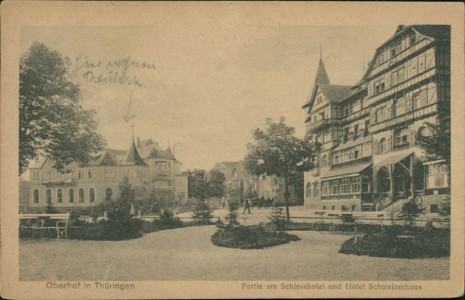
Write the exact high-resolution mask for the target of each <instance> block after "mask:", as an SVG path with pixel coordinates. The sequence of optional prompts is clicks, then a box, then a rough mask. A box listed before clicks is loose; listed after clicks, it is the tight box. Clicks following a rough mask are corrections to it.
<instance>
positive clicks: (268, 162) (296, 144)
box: [245, 117, 318, 221]
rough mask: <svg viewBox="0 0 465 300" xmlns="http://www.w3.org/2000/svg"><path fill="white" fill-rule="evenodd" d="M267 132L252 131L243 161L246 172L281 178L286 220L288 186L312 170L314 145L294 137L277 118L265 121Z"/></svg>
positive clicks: (283, 122)
mask: <svg viewBox="0 0 465 300" xmlns="http://www.w3.org/2000/svg"><path fill="white" fill-rule="evenodd" d="M266 123H267V128H266V129H265V130H264V131H263V130H261V129H256V130H255V133H254V139H255V142H254V143H249V144H248V154H247V156H246V158H245V160H246V165H247V169H248V170H249V172H250V173H252V174H255V175H263V174H266V175H276V176H278V177H282V178H284V189H285V190H284V198H285V200H286V216H287V221H290V216H289V186H290V185H292V184H294V183H295V182H296V181H297V178H299V176H301V173H303V172H304V171H308V170H310V169H312V168H314V167H315V164H314V161H315V156H316V151H317V150H318V149H317V145H315V144H312V143H310V142H309V141H308V140H307V139H300V138H298V137H295V136H294V132H295V129H294V128H293V127H289V126H287V125H286V123H285V119H284V117H281V119H280V121H279V122H278V123H274V122H273V120H271V119H267V121H266Z"/></svg>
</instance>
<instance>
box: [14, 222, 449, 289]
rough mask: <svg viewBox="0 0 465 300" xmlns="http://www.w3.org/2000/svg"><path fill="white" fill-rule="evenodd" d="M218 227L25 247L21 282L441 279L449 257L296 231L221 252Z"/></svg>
mask: <svg viewBox="0 0 465 300" xmlns="http://www.w3.org/2000/svg"><path fill="white" fill-rule="evenodd" d="M215 231H216V227H215V226H199V227H187V228H179V229H172V230H165V231H159V232H153V233H149V234H146V235H144V236H143V237H141V238H139V239H134V240H126V241H117V242H113V241H79V240H58V241H57V240H48V241H47V240H42V241H21V242H20V279H21V280H134V281H137V280H150V281H154V280H435V279H436V280H441V279H448V277H449V259H448V258H428V259H395V258H378V257H366V256H355V255H345V254H340V253H338V251H339V248H340V246H341V244H342V243H343V242H344V241H346V240H347V239H349V238H350V236H348V235H340V234H333V233H328V232H313V231H293V232H292V234H295V235H297V236H298V237H299V238H300V239H301V240H300V241H298V242H291V243H288V244H284V245H280V246H275V247H272V248H265V249H255V250H240V249H229V248H222V247H217V246H214V245H213V244H212V243H211V241H210V237H211V236H212V234H213V233H214V232H215Z"/></svg>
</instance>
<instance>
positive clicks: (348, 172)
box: [321, 163, 371, 180]
mask: <svg viewBox="0 0 465 300" xmlns="http://www.w3.org/2000/svg"><path fill="white" fill-rule="evenodd" d="M370 166H371V163H370V164H363V165H356V166H351V167H347V168H342V169H337V170H332V171H330V172H329V173H328V174H326V175H324V176H321V180H328V179H337V178H344V177H353V176H358V175H359V174H360V172H362V171H364V170H365V169H366V168H368V167H370Z"/></svg>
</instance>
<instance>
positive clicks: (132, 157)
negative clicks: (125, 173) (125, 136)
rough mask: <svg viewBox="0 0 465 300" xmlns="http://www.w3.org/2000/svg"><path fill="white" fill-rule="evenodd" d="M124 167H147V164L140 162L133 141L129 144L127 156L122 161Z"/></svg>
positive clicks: (140, 159)
mask: <svg viewBox="0 0 465 300" xmlns="http://www.w3.org/2000/svg"><path fill="white" fill-rule="evenodd" d="M123 164H124V165H135V166H147V164H146V163H145V162H144V161H143V160H142V158H141V157H140V155H139V152H138V151H137V148H136V144H135V143H134V140H133V141H132V143H131V147H130V148H129V151H128V154H127V155H126V158H125V159H124V161H123Z"/></svg>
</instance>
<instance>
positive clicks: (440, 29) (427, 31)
mask: <svg viewBox="0 0 465 300" xmlns="http://www.w3.org/2000/svg"><path fill="white" fill-rule="evenodd" d="M408 30H414V31H416V32H418V33H420V34H422V35H424V36H427V37H431V38H434V39H450V25H408V26H405V25H399V26H397V29H396V32H395V33H394V35H392V36H391V37H390V38H389V39H387V40H386V41H385V42H384V43H382V44H381V45H380V46H379V47H378V48H376V51H375V53H374V54H373V57H372V59H371V60H370V63H369V65H368V68H367V70H366V71H365V74H363V77H362V80H363V79H365V78H366V77H367V75H368V74H369V72H370V70H371V69H372V68H373V65H374V64H375V58H376V55H377V54H378V53H379V51H380V49H381V48H383V47H384V46H386V45H387V44H388V43H390V42H392V40H394V39H395V38H396V37H397V36H399V35H401V34H403V33H404V32H406V31H408Z"/></svg>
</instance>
